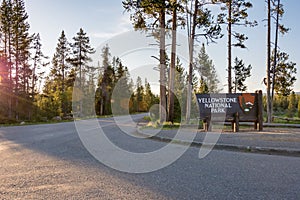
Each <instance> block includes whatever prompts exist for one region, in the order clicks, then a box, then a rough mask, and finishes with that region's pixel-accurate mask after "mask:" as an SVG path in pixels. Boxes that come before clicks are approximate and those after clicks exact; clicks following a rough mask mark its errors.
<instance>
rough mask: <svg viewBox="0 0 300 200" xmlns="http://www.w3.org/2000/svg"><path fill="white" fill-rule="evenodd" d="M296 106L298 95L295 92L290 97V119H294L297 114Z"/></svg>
mask: <svg viewBox="0 0 300 200" xmlns="http://www.w3.org/2000/svg"><path fill="white" fill-rule="evenodd" d="M296 106H297V102H296V94H295V92H292V93H291V94H290V96H289V106H288V117H294V115H295V113H296Z"/></svg>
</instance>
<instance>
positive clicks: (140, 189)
mask: <svg viewBox="0 0 300 200" xmlns="http://www.w3.org/2000/svg"><path fill="white" fill-rule="evenodd" d="M137 117H138V116H137ZM99 123H100V125H101V127H103V130H105V132H106V133H108V135H109V138H110V139H111V141H113V142H114V143H115V144H117V145H118V146H119V147H121V148H123V149H127V150H130V151H136V152H147V151H150V150H155V149H159V148H161V147H163V146H165V145H166V144H165V143H163V142H158V141H153V140H149V139H139V138H132V137H130V136H128V135H125V134H124V133H122V132H121V131H120V129H119V128H118V127H117V126H116V125H115V123H114V121H113V120H112V119H111V118H108V119H101V120H99ZM198 153H199V148H196V147H191V148H189V149H188V151H187V152H186V153H185V154H184V155H183V156H182V157H181V158H179V159H178V160H177V161H176V162H174V163H173V164H171V165H170V166H168V167H166V168H163V169H161V170H158V171H155V172H151V173H145V174H130V173H123V172H119V171H116V170H114V169H111V168H109V167H107V166H105V165H103V164H102V163H100V162H99V161H97V160H96V159H95V158H94V157H93V156H91V155H90V154H89V153H88V151H87V150H86V149H85V148H84V146H83V145H82V143H81V141H80V139H79V136H78V134H77V132H76V128H75V125H74V123H73V122H70V123H59V124H49V125H33V126H19V127H4V128H0V199H101V200H102V199H180V200H181V199H300V158H299V157H284V156H270V155H262V154H253V153H251V154H249V153H241V152H230V151H216V150H214V151H212V152H211V153H210V154H209V155H208V156H207V157H205V158H204V159H199V158H198Z"/></svg>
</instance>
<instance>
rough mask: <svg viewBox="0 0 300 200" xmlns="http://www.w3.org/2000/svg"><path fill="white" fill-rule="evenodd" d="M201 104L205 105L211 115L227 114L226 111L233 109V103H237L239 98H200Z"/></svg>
mask: <svg viewBox="0 0 300 200" xmlns="http://www.w3.org/2000/svg"><path fill="white" fill-rule="evenodd" d="M198 102H199V104H204V108H205V109H210V110H211V113H226V109H230V108H232V103H237V102H238V101H237V98H198Z"/></svg>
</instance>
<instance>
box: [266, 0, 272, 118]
mask: <svg viewBox="0 0 300 200" xmlns="http://www.w3.org/2000/svg"><path fill="white" fill-rule="evenodd" d="M270 72H271V0H268V31H267V122H268V123H271V121H272V113H271V111H272V99H271V94H270V92H271V79H270V74H271V73H270Z"/></svg>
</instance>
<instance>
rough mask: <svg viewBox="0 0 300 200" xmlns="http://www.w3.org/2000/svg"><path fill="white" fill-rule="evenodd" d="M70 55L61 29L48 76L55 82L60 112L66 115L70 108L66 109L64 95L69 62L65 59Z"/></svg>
mask: <svg viewBox="0 0 300 200" xmlns="http://www.w3.org/2000/svg"><path fill="white" fill-rule="evenodd" d="M69 56H70V46H69V42H68V40H67V38H66V35H65V32H64V31H62V32H61V35H60V37H59V39H58V43H57V46H56V52H55V53H54V55H53V58H52V64H53V66H52V69H51V73H50V76H51V77H52V79H53V81H55V82H56V85H55V87H57V88H56V91H57V92H59V94H58V95H59V97H60V98H59V101H60V105H61V108H60V110H61V112H62V113H61V114H62V115H63V116H66V114H67V113H69V112H70V110H67V104H68V102H67V95H66V77H67V76H68V72H69V69H70V66H69V64H68V63H67V61H68V60H69Z"/></svg>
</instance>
